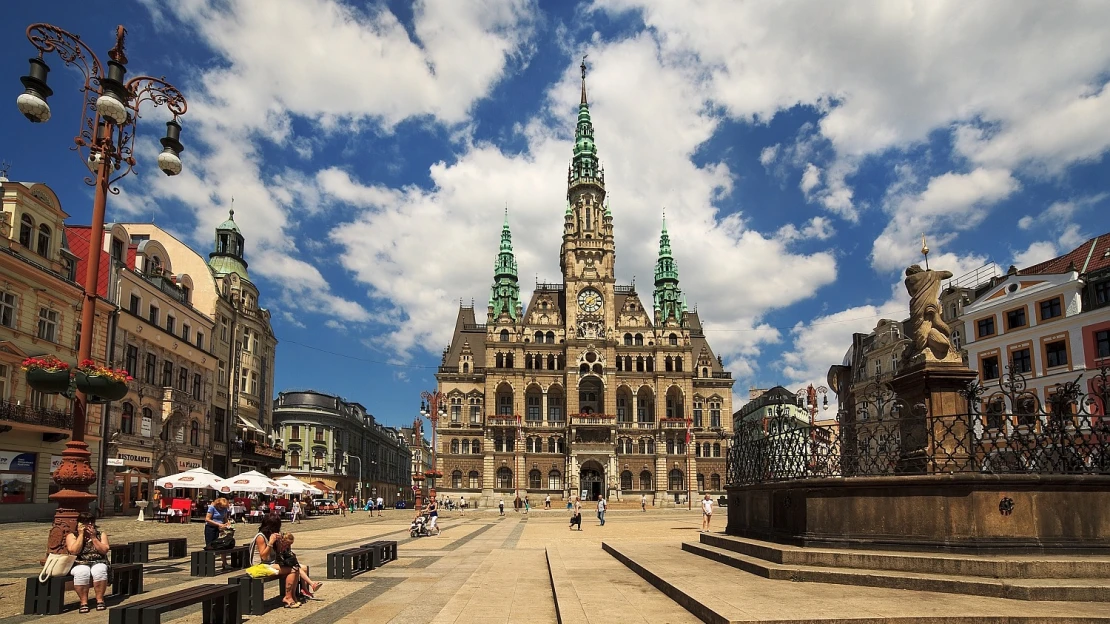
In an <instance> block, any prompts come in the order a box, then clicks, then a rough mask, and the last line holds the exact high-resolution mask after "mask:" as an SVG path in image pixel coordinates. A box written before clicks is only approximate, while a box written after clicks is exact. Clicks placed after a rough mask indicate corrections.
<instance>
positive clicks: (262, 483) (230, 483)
mask: <svg viewBox="0 0 1110 624" xmlns="http://www.w3.org/2000/svg"><path fill="white" fill-rule="evenodd" d="M213 487H214V488H215V489H216V490H217V491H219V492H220V493H221V494H230V493H231V492H254V493H262V494H267V495H270V496H275V495H277V494H281V493H283V492H285V490H286V488H285V487H284V486H283V485H282V484H280V483H278V482H277V481H274V480H273V479H271V478H270V477H267V476H266V475H264V474H262V473H260V472H258V471H255V470H251V471H250V472H244V473H243V474H237V475H235V476H234V477H228V478H226V479H223V480H221V481H218V482H216V483H215V485H213Z"/></svg>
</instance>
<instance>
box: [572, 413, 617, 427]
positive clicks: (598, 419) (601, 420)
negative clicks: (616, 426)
mask: <svg viewBox="0 0 1110 624" xmlns="http://www.w3.org/2000/svg"><path fill="white" fill-rule="evenodd" d="M616 420H617V417H616V416H612V415H609V414H573V415H571V417H570V424H572V425H605V426H607V427H611V426H613V423H615V422H616Z"/></svg>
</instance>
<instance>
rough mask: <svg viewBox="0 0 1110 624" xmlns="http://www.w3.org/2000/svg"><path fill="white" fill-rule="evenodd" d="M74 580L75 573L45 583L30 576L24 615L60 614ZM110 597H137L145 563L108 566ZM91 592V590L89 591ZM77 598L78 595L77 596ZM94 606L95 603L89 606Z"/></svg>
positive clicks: (25, 594)
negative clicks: (68, 585)
mask: <svg viewBox="0 0 1110 624" xmlns="http://www.w3.org/2000/svg"><path fill="white" fill-rule="evenodd" d="M71 582H73V575H72V574H69V575H66V576H52V577H50V578H48V579H47V580H46V582H45V583H40V582H39V577H37V576H32V577H30V578H28V579H27V590H26V592H25V593H24V595H23V615H58V614H59V613H61V612H62V610H63V609H64V608H65V596H66V584H68V583H71ZM108 582H109V583H111V585H112V593H111V596H134V595H136V594H141V593H142V592H143V566H142V565H141V564H138V563H121V564H112V565H110V566H108ZM89 593H92V591H91V590H90V592H89ZM75 597H76V596H75ZM90 606H92V605H90Z"/></svg>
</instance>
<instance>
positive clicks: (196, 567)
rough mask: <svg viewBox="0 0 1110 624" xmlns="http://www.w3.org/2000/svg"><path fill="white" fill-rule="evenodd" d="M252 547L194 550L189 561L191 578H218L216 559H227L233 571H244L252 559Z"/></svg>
mask: <svg viewBox="0 0 1110 624" xmlns="http://www.w3.org/2000/svg"><path fill="white" fill-rule="evenodd" d="M250 550H251V547H250V546H235V547H234V548H228V549H225V550H194V551H193V552H192V555H191V559H190V561H189V576H216V575H217V574H219V571H218V570H217V569H216V557H217V556H218V557H220V558H223V557H227V558H228V559H230V560H231V563H230V566H229V567H230V568H231V569H232V570H242V569H243V568H245V567H247V561H248V560H249V558H250Z"/></svg>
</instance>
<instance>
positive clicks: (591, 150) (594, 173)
mask: <svg viewBox="0 0 1110 624" xmlns="http://www.w3.org/2000/svg"><path fill="white" fill-rule="evenodd" d="M581 68H582V102H581V103H580V104H579V105H578V125H577V127H575V129H574V157H573V158H572V159H571V161H570V170H569V171H568V172H567V185H568V186H569V187H573V186H575V185H576V184H580V183H592V184H596V185H597V186H600V187H602V188H603V189H604V187H605V172H604V170H602V169H601V166H600V165H599V163H598V160H597V146H596V145H594V124H593V122H592V121H590V106H589V104H588V103H587V101H586V57H582V65H581Z"/></svg>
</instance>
